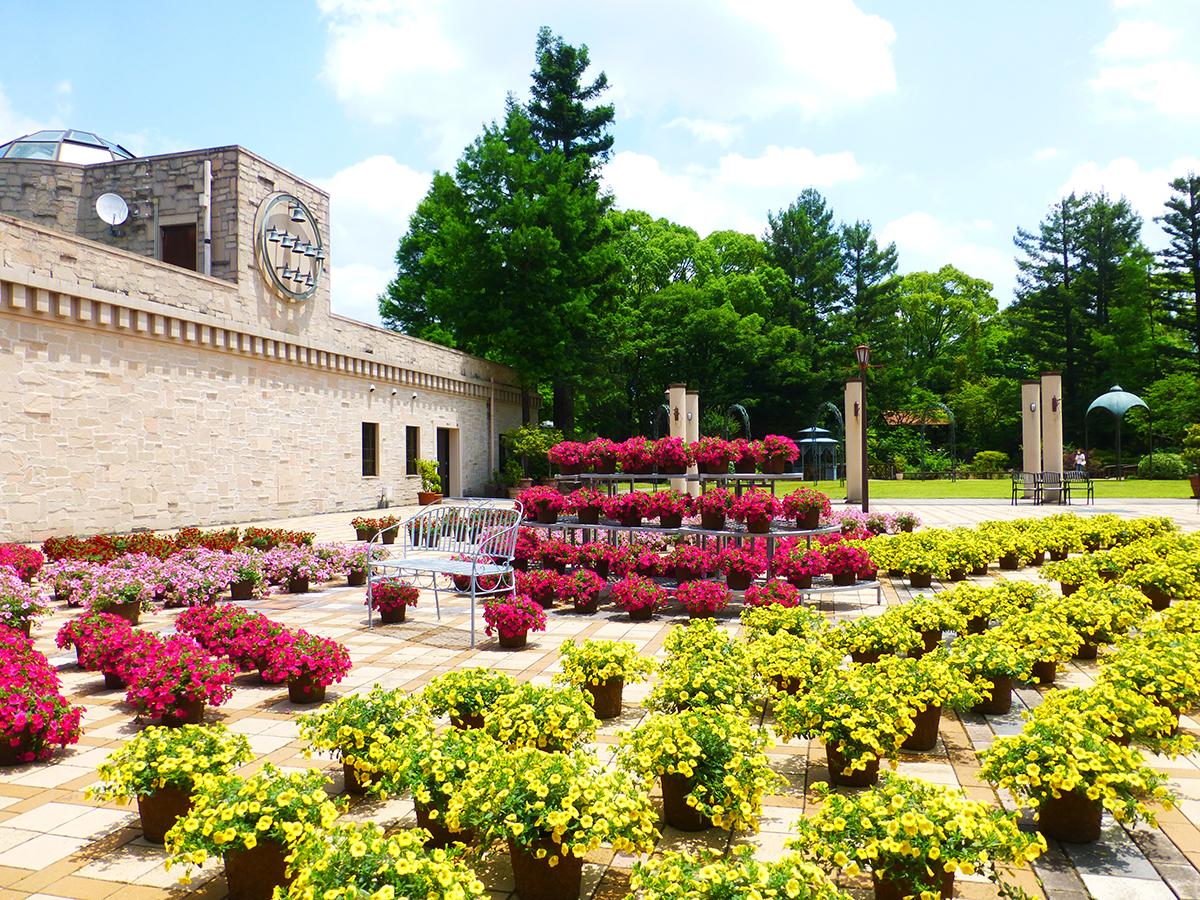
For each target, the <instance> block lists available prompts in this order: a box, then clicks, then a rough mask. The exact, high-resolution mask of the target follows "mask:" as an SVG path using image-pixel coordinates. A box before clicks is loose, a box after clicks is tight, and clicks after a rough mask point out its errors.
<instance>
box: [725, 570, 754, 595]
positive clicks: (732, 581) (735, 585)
mask: <svg viewBox="0 0 1200 900" xmlns="http://www.w3.org/2000/svg"><path fill="white" fill-rule="evenodd" d="M753 580H754V577H753V576H752V575H751V574H750V573H749V572H726V573H725V586H726V587H728V588H729V589H730V590H731V591H744V590H746V588H748V587H750V582H751V581H753Z"/></svg>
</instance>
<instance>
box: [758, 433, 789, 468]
mask: <svg viewBox="0 0 1200 900" xmlns="http://www.w3.org/2000/svg"><path fill="white" fill-rule="evenodd" d="M750 453H751V455H753V456H754V461H755V462H757V463H758V464H759V466H760V467H761V468H762V470H763V472H765V473H766V474H768V475H781V474H783V470H784V469H785V468H786V467H787V465H788V464H789V463H794V462H795V461H796V460H797V459H799V458H800V448H799V447H797V446H796V442H795V441H793V440H792V439H791V438H788V437H784V436H783V435H781V434H768V435H767V436H766V437H764V438H763V439H762V440H761V441H755V442H754V443H753V444H751V445H750Z"/></svg>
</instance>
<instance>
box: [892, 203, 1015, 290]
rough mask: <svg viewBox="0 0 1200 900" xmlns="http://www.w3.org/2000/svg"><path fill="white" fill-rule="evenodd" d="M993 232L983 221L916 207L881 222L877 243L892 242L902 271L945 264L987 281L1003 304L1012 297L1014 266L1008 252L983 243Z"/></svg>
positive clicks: (920, 269)
mask: <svg viewBox="0 0 1200 900" xmlns="http://www.w3.org/2000/svg"><path fill="white" fill-rule="evenodd" d="M993 233H994V228H993V227H992V223H991V222H989V221H986V220H981V221H974V222H955V221H947V220H943V219H939V218H937V217H936V216H933V215H931V214H930V213H927V212H923V211H919V210H918V211H914V212H910V213H908V214H907V215H903V216H901V217H900V218H898V219H893V220H892V221H891V222H888V223H887V224H886V225H884V226H883V227H882V228H881V229H880V230H879V242H880V243H881V244H884V243H888V242H891V241H894V242H895V243H896V249H897V250H898V251H899V255H900V266H901V268H902V269H903V270H904V271H906V272H912V271H937V270H938V269H940V268H941V267H942V266H944V265H947V264H949V265H952V266H954V267H955V268H957V269H961V270H962V271H964V272H966V273H967V274H968V275H971V276H972V277H975V278H983V279H986V280H987V281H990V282H991V283H992V288H993V290H992V295H993V296H995V297H996V298H997V299H998V300H999V301H1000V303H1001V305H1003V304H1006V303H1008V302H1009V301H1010V300H1011V299H1012V292H1013V285H1014V283H1015V280H1016V265H1015V263H1014V262H1013V260H1012V254H1011V253H1010V252H1008V251H1007V250H1001V249H1000V247H998V246H996V245H995V244H992V243H988V242H987V241H988V239H989V238H993ZM993 239H994V238H993ZM1002 240H1005V241H1006V239H1002Z"/></svg>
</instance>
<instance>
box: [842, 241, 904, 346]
mask: <svg viewBox="0 0 1200 900" xmlns="http://www.w3.org/2000/svg"><path fill="white" fill-rule="evenodd" d="M841 254H842V274H841V277H842V284H843V290H844V292H845V305H846V311H845V314H844V316H843V319H844V321H845V326H846V327H845V328H844V329H843V331H844V333H845V334H846V337H847V339H848V340H849V341H851V342H853V343H855V344H859V343H862V342H864V341H865V342H867V343H869V344H871V345H872V346H880V347H882V346H885V345H889V344H891V343H892V342H893V341H894V340H895V332H896V313H897V312H898V309H897V304H896V287H897V282H896V278H895V275H896V267H897V254H896V245H895V244H888V245H887V246H886V247H880V246H879V242H878V241H876V240H875V235H874V234H872V232H871V223H870V222H855V223H854V224H853V225H843V226H842V230H841Z"/></svg>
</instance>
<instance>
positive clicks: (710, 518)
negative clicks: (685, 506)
mask: <svg viewBox="0 0 1200 900" xmlns="http://www.w3.org/2000/svg"><path fill="white" fill-rule="evenodd" d="M693 507H694V509H695V511H696V512H698V513H699V514H700V527H701V528H705V529H708V530H709V531H723V530H724V529H725V517H726V516H727V515H729V510H730V509H731V508H732V507H733V491H731V490H729V489H728V488H713V489H712V490H710V491H705V492H704V493H703V494H701V495H700V496H699V497H697V498H696V499H695V501H694V502H693Z"/></svg>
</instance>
